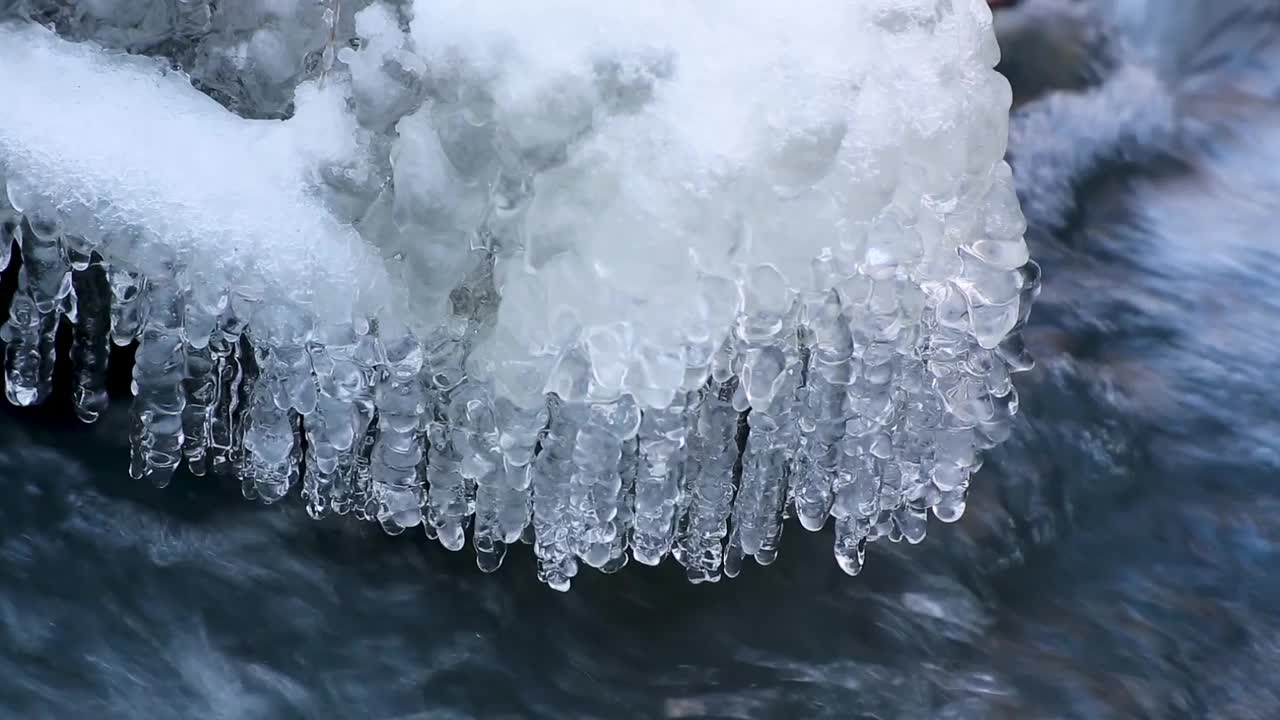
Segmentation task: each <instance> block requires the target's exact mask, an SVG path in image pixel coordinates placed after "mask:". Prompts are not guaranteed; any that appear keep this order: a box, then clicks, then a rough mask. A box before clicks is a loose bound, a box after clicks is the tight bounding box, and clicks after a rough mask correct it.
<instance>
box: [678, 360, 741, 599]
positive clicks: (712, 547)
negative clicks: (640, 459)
mask: <svg viewBox="0 0 1280 720" xmlns="http://www.w3.org/2000/svg"><path fill="white" fill-rule="evenodd" d="M737 388H738V379H737V378H736V377H731V378H729V379H728V380H726V381H724V382H722V383H714V384H713V386H712V388H710V389H709V390H707V392H706V393H705V399H704V400H703V401H702V403H701V408H700V412H699V413H698V415H697V425H696V427H697V433H696V437H695V439H694V442H695V443H696V446H697V448H698V453H697V455H696V456H693V457H691V462H690V467H689V471H690V473H691V474H692V478H691V482H690V485H689V486H690V496H691V497H690V503H689V511H688V514H687V515H686V516H685V518H684V520H683V522H682V523H681V528H680V544H679V548H678V553H677V555H676V559H677V560H679V561H680V564H681V565H683V566H684V567H685V570H686V571H687V573H688V576H689V579H690V580H691V581H692V582H695V583H699V582H715V581H717V580H719V579H720V571H721V567H722V565H723V562H724V537H725V535H726V534H727V533H728V530H729V514H730V512H731V510H732V507H733V493H734V487H733V474H734V465H735V464H736V463H737V461H738V439H737V438H738V417H739V413H738V411H737V410H735V409H734V408H733V403H732V398H733V396H734V393H735V392H736V391H737ZM695 458H696V462H695V461H694V460H695Z"/></svg>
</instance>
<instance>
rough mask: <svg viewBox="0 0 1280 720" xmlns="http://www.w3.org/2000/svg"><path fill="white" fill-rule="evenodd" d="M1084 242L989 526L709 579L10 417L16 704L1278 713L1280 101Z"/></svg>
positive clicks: (1055, 254) (812, 553) (120, 416)
mask: <svg viewBox="0 0 1280 720" xmlns="http://www.w3.org/2000/svg"><path fill="white" fill-rule="evenodd" d="M1212 150H1213V152H1212V153H1211V154H1207V155H1204V156H1196V157H1194V158H1193V159H1192V162H1191V164H1190V165H1189V166H1187V167H1177V168H1170V169H1168V170H1167V172H1162V173H1160V175H1159V176H1158V177H1152V178H1147V179H1139V180H1134V179H1129V180H1125V181H1121V180H1119V179H1117V180H1115V181H1108V182H1105V183H1099V184H1098V185H1097V187H1095V188H1093V189H1092V190H1093V192H1092V197H1091V201H1090V202H1089V203H1088V205H1087V207H1088V208H1090V209H1089V210H1088V212H1087V213H1086V217H1085V218H1084V220H1083V221H1082V222H1081V223H1080V224H1079V225H1078V227H1076V229H1074V230H1073V231H1071V232H1070V233H1069V234H1068V235H1067V236H1065V237H1062V238H1054V239H1050V238H1044V237H1037V236H1035V235H1034V234H1033V236H1032V237H1031V238H1030V241H1031V242H1032V244H1033V253H1034V255H1035V256H1036V257H1037V258H1038V259H1039V260H1040V262H1041V264H1042V265H1043V267H1044V271H1045V291H1044V295H1043V296H1042V299H1041V302H1040V304H1039V305H1038V306H1037V310H1036V312H1035V314H1034V315H1033V322H1032V328H1031V332H1030V333H1029V336H1030V342H1031V344H1032V348H1033V350H1034V351H1035V353H1036V354H1037V356H1038V357H1039V358H1040V364H1039V366H1038V368H1037V369H1036V370H1035V371H1034V372H1032V373H1030V374H1028V375H1027V376H1025V377H1021V378H1019V390H1020V392H1021V394H1022V397H1023V411H1022V415H1021V416H1020V420H1019V423H1018V427H1017V431H1016V432H1015V435H1014V437H1013V439H1012V440H1011V441H1010V442H1009V443H1008V444H1007V445H1006V446H1005V447H1003V448H1001V449H1000V450H998V451H997V452H996V453H994V454H993V455H992V456H991V457H989V459H988V461H987V463H986V466H985V467H984V468H983V470H982V471H981V472H980V473H979V475H978V477H977V478H976V480H975V483H974V487H975V489H974V496H973V498H972V500H971V502H970V504H969V510H968V513H967V515H966V517H965V518H964V520H963V521H962V522H960V523H959V524H957V525H954V526H943V525H939V524H934V525H932V526H931V528H930V537H929V538H928V539H927V540H926V541H925V543H924V544H922V545H919V546H914V547H912V546H905V545H903V546H890V545H888V544H887V543H878V544H876V546H873V547H872V548H871V549H870V550H869V553H868V565H867V570H866V571H865V572H864V574H863V575H862V576H860V577H858V578H848V577H846V576H845V575H844V574H843V573H841V572H840V571H839V569H838V568H837V567H836V565H835V563H834V561H833V560H832V558H831V555H830V542H831V538H830V535H829V533H817V534H810V533H806V532H804V531H803V530H801V529H800V528H799V527H798V526H795V525H792V526H789V527H788V530H787V533H786V535H785V537H784V545H783V552H782V553H781V556H780V559H779V561H778V562H777V563H776V564H775V565H774V566H772V567H769V568H757V567H754V566H753V567H750V568H747V570H746V571H744V574H743V576H742V577H740V578H739V579H737V580H735V581H726V582H722V583H720V584H719V585H716V586H698V587H694V586H690V585H688V584H686V583H685V581H684V579H683V577H682V575H681V573H680V572H679V570H678V568H675V567H671V566H668V567H665V568H659V569H651V568H643V567H636V566H634V565H633V566H631V567H628V568H627V569H626V570H625V571H623V572H622V573H620V574H619V575H616V576H611V577H604V576H600V575H597V574H595V573H585V574H584V575H583V576H581V577H580V578H579V579H578V580H576V581H575V583H574V589H573V591H572V592H570V593H568V594H563V595H562V594H559V593H555V592H552V591H550V590H548V589H546V588H545V587H543V586H541V585H540V584H539V583H537V581H536V580H535V578H534V572H533V567H532V561H531V558H530V555H531V553H529V552H527V551H524V552H515V553H513V554H512V556H511V557H509V558H508V561H507V565H506V566H504V568H503V569H502V571H501V572H499V573H497V574H495V575H482V574H481V573H479V572H478V571H477V570H476V569H475V566H474V563H473V559H472V557H471V556H470V554H469V553H467V552H463V553H458V554H453V553H449V552H448V551H446V550H444V549H442V548H441V547H439V546H438V545H437V544H434V543H431V542H428V541H427V540H426V539H425V538H423V537H421V536H418V535H415V536H412V537H400V538H387V537H384V536H381V535H380V534H378V533H377V532H376V531H374V530H373V529H372V528H370V527H368V526H367V524H363V523H360V524H357V523H354V522H341V521H333V522H321V523H318V522H314V521H312V520H310V519H308V518H307V517H306V516H305V514H304V513H303V512H302V510H301V508H300V507H298V506H297V504H296V503H295V504H290V505H289V506H288V507H271V508H263V507H257V506H253V505H250V504H248V503H246V502H244V501H243V500H241V499H240V498H239V496H238V490H237V488H234V487H225V486H219V485H217V484H216V483H215V482H214V481H211V480H207V479H196V478H192V477H189V476H179V478H177V479H176V480H175V482H174V483H173V485H172V486H171V487H169V488H168V489H165V490H156V489H153V488H151V487H149V486H147V485H146V484H139V483H137V482H135V481H132V480H130V479H129V477H128V476H127V474H126V472H125V467H126V462H127V448H126V441H125V431H126V430H125V429H126V421H125V413H126V406H125V404H124V403H125V402H126V401H125V400H120V401H118V402H117V403H116V404H115V405H114V406H113V410H112V412H111V414H109V415H108V416H106V417H105V418H104V419H103V420H102V421H100V422H99V423H98V424H97V425H96V426H92V427H87V426H81V425H78V424H76V423H75V422H74V421H73V420H72V419H71V418H72V415H71V413H70V409H69V407H70V406H69V403H68V401H67V399H66V398H65V397H63V398H61V399H60V400H59V403H56V404H55V406H54V407H52V408H48V409H42V410H37V411H17V410H13V409H9V408H6V409H5V410H4V411H3V415H0V497H2V498H3V501H0V717H5V718H10V717H12V718H23V719H31V720H36V719H39V718H58V719H62V718H228V719H231V718H234V719H237V720H239V719H241V718H245V719H248V718H254V719H256V718H272V719H275V718H294V717H297V718H354V717H361V718H363V717H369V718H387V719H390V718H442V719H444V718H499V719H503V718H556V719H560V718H608V719H610V720H612V719H614V718H771V717H783V718H839V719H841V720H850V719H855V720H856V719H860V718H861V719H869V718H878V719H880V720H890V719H897V718H903V719H907V718H950V719H960V718H974V719H983V720H985V719H988V718H990V719H1001V718H1016V719H1018V720H1022V719H1026V718H1085V719H1089V720H1095V719H1105V718H1161V719H1164V718H1194V719H1202V718H1223V719H1227V718H1233V719H1234V718H1258V719H1263V718H1268V719H1270V718H1275V717H1277V716H1280V691H1278V690H1277V688H1276V685H1275V683H1274V678H1275V677H1276V673H1277V672H1280V572H1277V571H1278V570H1280V484H1278V483H1280V388H1278V387H1277V383H1276V378H1277V377H1280V338H1278V336H1277V332H1278V331H1280V278H1278V277H1277V275H1276V272H1277V267H1280V265H1278V263H1277V260H1278V259H1280V247H1278V241H1277V240H1276V237H1277V235H1276V227H1277V225H1278V224H1280V111H1277V110H1275V109H1265V108H1264V109H1261V110H1255V111H1253V114H1251V115H1250V116H1249V119H1248V120H1247V122H1246V125H1245V126H1244V131H1243V132H1242V133H1241V134H1240V135H1238V136H1235V137H1229V136H1227V135H1225V134H1224V135H1223V136H1222V137H1221V138H1220V139H1219V140H1218V141H1217V142H1216V143H1215V145H1214V147H1213V148H1212Z"/></svg>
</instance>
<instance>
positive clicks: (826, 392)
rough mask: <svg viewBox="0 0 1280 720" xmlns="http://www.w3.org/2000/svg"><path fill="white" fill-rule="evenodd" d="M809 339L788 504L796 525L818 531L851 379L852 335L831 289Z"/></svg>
mask: <svg viewBox="0 0 1280 720" xmlns="http://www.w3.org/2000/svg"><path fill="white" fill-rule="evenodd" d="M807 335H808V337H809V339H810V340H811V343H812V344H811V346H810V352H809V362H808V367H807V373H806V381H807V387H806V389H807V392H806V393H805V396H804V402H803V403H802V404H801V405H800V407H799V408H798V414H799V417H798V420H797V424H798V426H799V428H800V431H801V432H802V433H803V438H802V442H803V445H802V447H803V451H802V460H801V462H798V463H797V467H796V472H795V474H794V475H793V476H792V479H791V490H790V495H791V502H792V505H793V506H794V507H795V512H796V516H797V517H798V518H799V520H800V524H801V525H802V526H803V527H805V528H806V529H808V530H819V529H821V528H822V526H823V525H824V524H826V521H827V516H828V515H829V514H830V512H831V503H832V502H833V501H834V500H835V496H834V494H833V491H832V487H833V485H834V483H835V478H836V473H837V472H838V471H839V468H840V449H839V444H840V439H841V437H842V436H843V435H844V432H845V421H846V416H847V414H848V409H847V403H846V401H847V399H848V387H849V384H850V383H851V382H853V381H854V379H855V378H856V377H857V373H858V362H857V360H856V359H855V358H854V357H853V338H852V337H851V336H850V334H849V325H848V322H847V321H846V320H845V318H844V317H843V315H842V313H841V309H840V300H839V297H838V296H837V295H836V293H835V292H834V291H833V292H832V293H831V294H830V295H829V296H828V297H827V298H826V300H825V301H824V302H823V304H822V305H820V306H819V307H818V309H817V310H816V311H815V312H814V313H812V316H811V317H810V319H809V327H808V333H807Z"/></svg>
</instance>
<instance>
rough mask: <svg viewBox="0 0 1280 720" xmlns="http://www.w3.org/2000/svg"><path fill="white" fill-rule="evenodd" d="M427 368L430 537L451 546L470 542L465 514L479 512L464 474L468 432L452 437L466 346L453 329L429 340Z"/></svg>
mask: <svg viewBox="0 0 1280 720" xmlns="http://www.w3.org/2000/svg"><path fill="white" fill-rule="evenodd" d="M426 346H427V358H428V363H427V372H428V373H429V382H430V384H431V394H432V397H433V400H432V402H431V406H430V415H429V418H430V425H429V426H428V429H427V437H428V438H429V439H430V444H431V450H430V453H429V455H428V460H427V483H428V490H427V525H426V532H427V534H428V535H429V536H431V537H434V538H437V539H439V540H440V544H441V545H444V546H445V547H446V548H448V549H449V550H461V549H462V546H463V545H464V544H466V530H465V528H466V522H467V517H468V516H469V515H471V513H473V512H474V511H475V498H474V487H473V486H472V483H470V482H469V481H468V480H467V478H466V477H464V476H463V474H462V460H463V455H462V451H463V449H464V447H461V446H464V445H465V443H466V439H465V436H463V437H459V438H456V439H455V437H454V434H455V430H454V427H453V423H452V422H451V415H450V398H451V395H452V393H454V392H456V391H458V390H459V384H460V383H462V381H463V378H464V377H465V373H464V372H463V370H462V358H463V352H464V347H463V344H462V342H461V341H460V338H459V337H458V335H457V333H456V331H455V329H454V328H441V329H440V330H438V331H437V332H435V333H433V334H432V335H431V337H429V338H428V340H427V342H426ZM461 407H462V406H461V405H460V406H459V410H461Z"/></svg>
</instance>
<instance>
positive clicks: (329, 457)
mask: <svg viewBox="0 0 1280 720" xmlns="http://www.w3.org/2000/svg"><path fill="white" fill-rule="evenodd" d="M329 340H330V342H329V343H328V344H325V345H321V344H315V345H313V346H312V347H311V349H310V354H311V366H312V368H313V370H314V372H315V376H316V383H317V386H318V388H319V396H318V398H317V400H316V409H315V412H314V413H313V414H312V415H311V416H309V417H308V419H307V422H306V437H307V463H306V473H307V475H306V478H305V479H304V481H303V491H302V492H303V496H304V498H305V499H306V502H307V512H309V513H310V514H311V515H312V516H313V517H317V518H318V517H320V516H322V515H324V514H325V513H327V512H330V511H332V512H336V513H338V514H343V513H346V512H348V511H349V510H350V509H351V506H352V502H353V493H354V488H353V480H354V478H353V475H354V473H355V453H356V445H357V443H358V442H359V441H363V439H364V434H365V431H366V429H367V428H368V426H369V421H370V419H371V417H372V409H373V376H372V370H371V369H370V368H365V367H362V366H361V365H360V364H358V363H357V362H356V359H355V350H356V341H355V337H354V333H352V332H351V331H350V329H349V328H348V329H346V330H345V331H344V336H342V337H338V336H337V335H335V336H333V337H331V338H330V339H329Z"/></svg>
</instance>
